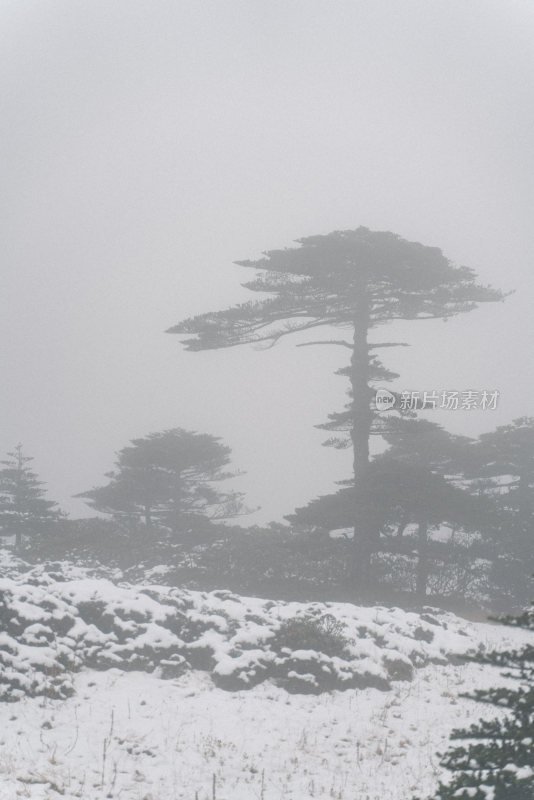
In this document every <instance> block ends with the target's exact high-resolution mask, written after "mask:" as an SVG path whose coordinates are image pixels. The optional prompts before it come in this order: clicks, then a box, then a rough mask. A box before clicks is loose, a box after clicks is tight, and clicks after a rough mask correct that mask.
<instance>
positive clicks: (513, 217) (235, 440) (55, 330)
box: [0, 0, 534, 521]
mask: <svg viewBox="0 0 534 800" xmlns="http://www.w3.org/2000/svg"><path fill="white" fill-rule="evenodd" d="M0 81H1V97H2V112H1V115H0V126H1V139H0V147H1V153H0V157H1V162H0V163H1V164H2V200H1V203H2V208H1V219H2V228H3V230H2V245H3V247H2V249H3V265H2V292H1V302H2V312H1V314H0V324H1V326H2V331H1V341H2V343H3V348H2V349H3V358H2V415H1V418H0V420H1V421H0V448H1V450H2V452H5V451H6V450H9V449H11V448H12V447H13V446H14V445H15V444H16V443H17V442H19V441H21V442H22V443H23V444H24V448H25V451H26V452H27V453H28V454H30V455H33V456H35V462H34V466H35V469H36V471H37V472H38V473H39V475H40V476H41V478H42V479H43V480H45V481H46V482H47V484H48V489H49V495H50V497H51V498H52V499H56V500H58V501H59V502H60V504H61V505H62V506H63V507H64V508H65V509H66V510H68V511H70V512H71V513H72V515H74V516H78V515H82V514H83V515H85V514H88V513H90V512H89V511H88V509H87V507H86V506H85V505H84V504H83V502H82V501H78V500H72V499H71V495H73V494H75V493H76V492H81V491H84V490H87V489H89V488H91V487H92V486H94V485H98V484H101V483H102V482H103V480H104V478H103V475H104V473H105V472H106V471H108V470H109V469H111V468H112V465H113V460H114V453H115V452H116V451H117V450H119V449H120V448H122V447H124V446H125V445H126V444H127V443H128V441H129V440H130V439H131V438H135V437H141V436H144V435H146V434H148V433H149V432H153V431H158V430H163V429H165V428H172V427H184V428H188V429H196V430H198V431H201V432H208V433H213V434H216V435H219V436H221V437H223V439H224V440H225V441H226V442H227V443H228V444H229V445H230V446H231V447H232V448H233V453H234V461H235V465H236V467H238V468H240V469H242V470H244V471H245V472H246V473H247V474H246V475H245V476H244V477H243V478H240V479H239V481H237V482H236V484H235V485H236V488H240V489H243V490H245V491H246V492H247V495H248V498H247V499H248V502H249V504H250V505H251V506H257V505H261V506H262V511H261V513H260V514H258V515H256V516H254V517H252V518H251V519H250V521H260V520H269V519H275V518H279V517H280V516H281V515H282V514H285V513H289V512H291V511H292V510H293V508H294V507H295V506H296V505H302V504H303V503H305V502H306V501H307V500H309V499H311V498H312V497H314V496H316V495H317V494H319V493H324V492H327V491H329V490H330V489H331V488H332V487H333V485H334V481H336V480H340V479H342V478H345V477H347V476H348V474H349V464H350V455H349V454H348V453H346V452H345V453H339V452H336V451H332V450H330V449H325V448H321V447H320V446H319V445H320V442H321V441H322V440H323V439H324V438H325V435H324V432H321V431H317V430H314V429H313V427H312V426H313V425H314V424H316V423H320V422H322V421H324V419H325V418H326V415H327V414H328V413H329V412H330V411H332V410H337V409H339V408H341V406H342V405H343V403H344V402H345V394H344V392H345V389H346V385H345V381H344V380H343V379H342V378H340V377H336V376H333V374H332V373H333V371H334V370H335V369H336V368H337V367H339V366H341V365H343V364H344V363H345V358H346V356H345V354H344V351H342V352H341V353H340V352H338V350H341V348H337V349H336V348H320V347H317V348H312V347H309V348H302V349H300V348H295V347H294V343H293V342H292V341H291V338H290V337H289V338H288V339H286V340H285V341H283V342H281V343H280V344H279V345H278V346H277V347H275V348H273V349H271V350H268V351H266V352H258V351H256V350H254V349H253V348H251V347H243V348H235V349H232V350H228V351H219V352H211V353H200V354H195V353H186V352H184V351H183V350H182V348H181V347H180V343H179V342H180V340H179V338H178V337H176V336H169V335H166V334H165V333H164V331H165V329H166V328H168V327H170V326H171V325H174V324H176V323H177V322H178V321H179V320H181V319H182V318H184V317H187V316H190V315H192V314H196V313H200V312H203V311H208V310H215V309H219V308H224V307H225V306H227V305H228V304H230V303H234V302H238V301H242V300H245V299H249V297H248V295H249V294H250V293H248V292H246V290H244V289H242V288H241V287H240V281H241V280H246V279H249V278H250V277H251V275H250V274H249V273H250V271H249V270H242V269H239V268H238V267H235V266H232V262H233V261H234V260H237V259H246V258H256V257H258V256H259V254H260V252H261V251H262V250H265V249H273V248H279V247H284V246H289V245H291V242H292V241H293V240H294V239H296V238H299V237H302V236H306V235H311V234H315V233H328V232H329V231H331V230H335V229H345V228H355V227H358V226H359V225H366V226H368V227H370V228H372V229H378V230H392V231H394V232H396V233H398V234H400V235H401V236H403V237H405V238H408V239H413V240H417V241H421V242H422V243H423V244H428V245H433V246H438V247H441V248H442V249H443V251H444V253H445V254H446V255H447V256H448V257H449V258H451V259H452V260H453V261H455V262H456V263H458V264H466V265H468V266H471V267H473V268H475V269H476V270H477V272H478V273H479V276H480V279H481V280H482V282H487V283H492V284H494V285H496V286H498V287H500V288H502V289H505V290H511V289H515V290H516V291H515V294H514V295H512V296H511V297H509V298H508V299H507V300H506V302H505V303H503V304H490V305H488V306H487V307H483V308H481V309H479V310H477V311H475V312H472V313H470V314H468V315H464V316H463V317H461V318H456V319H453V320H450V321H449V322H447V324H446V325H444V324H443V323H442V322H441V321H439V320H438V321H432V322H417V323H409V324H407V323H406V324H405V323H402V324H401V323H399V324H398V325H395V326H389V327H387V328H382V329H380V330H379V329H377V330H376V331H374V333H373V336H372V338H373V339H375V340H377V341H378V340H380V339H383V340H391V339H393V338H394V337H395V336H397V335H398V336H399V338H401V339H403V340H404V341H409V342H410V343H411V344H412V347H410V348H405V349H402V350H395V351H394V350H390V351H384V352H386V353H387V356H385V358H384V361H385V363H386V365H388V366H391V367H392V368H393V369H395V371H398V372H401V378H400V379H399V380H397V381H396V383H395V384H394V386H395V388H397V389H399V390H401V389H410V390H412V389H413V390H416V389H433V388H450V389H481V388H488V389H499V390H500V391H501V401H500V406H499V409H498V411H496V412H489V411H486V412H461V411H457V412H448V413H447V414H445V415H443V414H442V415H441V417H440V418H439V421H441V422H442V423H443V424H445V425H446V426H447V428H448V429H449V430H452V431H454V432H458V433H460V432H461V433H466V434H470V435H477V434H478V433H480V432H481V431H484V430H491V429H492V428H494V427H495V426H496V425H497V424H505V423H507V422H509V421H511V420H512V419H514V418H515V417H518V416H522V415H526V414H532V413H534V409H533V403H532V396H533V391H534V381H533V373H532V366H531V364H532V357H531V347H532V343H533V341H534V336H533V332H534V325H533V321H532V319H533V312H532V301H533V292H532V290H533V288H534V278H533V259H532V253H533V245H534V226H533V219H534V202H533V201H534V156H533V152H534V151H533V145H532V141H533V135H532V131H533V130H534V124H533V123H534V113H533V112H534V6H533V4H532V3H531V2H530V0H524V1H522V2H513V0H502V2H492V0H470V2H466V0H443V1H441V0H434V1H433V2H428V0H366V1H365V2H358V1H357V0H352V1H351V2H344V1H343V0H336V1H335V2H331V0H328V1H327V0H268V1H267V0H263V2H259V1H258V0H229V1H228V2H220V1H217V2H214V0H203V2H200V3H199V2H195V0H187V1H186V0H172V2H171V1H170V0H169V1H167V0H150V2H149V1H148V0H145V1H143V2H140V1H139V0H114V1H113V2H109V0H103V1H102V0H86V1H85V2H79V0H63V1H61V0H49V2H37V0H35V2H28V1H27V0H4V1H3V3H2V4H1V5H0ZM432 418H433V419H438V417H437V416H434V417H432Z"/></svg>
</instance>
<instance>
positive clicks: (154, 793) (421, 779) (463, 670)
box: [0, 568, 532, 800]
mask: <svg viewBox="0 0 534 800" xmlns="http://www.w3.org/2000/svg"><path fill="white" fill-rule="evenodd" d="M0 592H1V594H0V598H1V600H0V619H1V620H2V623H3V626H2V627H3V632H2V633H1V634H0V682H2V681H3V683H0V686H2V685H3V687H4V695H5V697H4V699H9V700H14V701H16V702H3V703H0V798H1V800H11V799H12V798H13V800H15V798H19V797H20V798H30V800H45V798H46V799H47V800H49V798H60V797H63V798H65V799H66V800H72V799H73V798H75V797H76V798H85V800H100V798H105V797H108V798H113V799H115V800H178V798H184V800H213V798H214V797H215V798H216V800H253V799H254V798H258V799H259V800H307V798H319V799H320V800H323V799H324V800H326V798H330V800H331V799H332V798H338V799H339V800H390V799H391V800H409V799H410V798H411V797H412V795H413V793H414V792H417V793H418V794H421V795H422V796H424V794H425V793H427V792H429V791H431V789H432V788H433V786H434V785H435V783H436V781H437V778H438V776H439V774H440V769H439V761H438V758H437V757H436V751H438V750H444V749H445V748H446V747H447V740H448V736H449V733H450V731H451V729H452V728H453V727H460V726H463V725H464V724H465V723H468V722H469V721H470V720H474V719H476V718H478V717H479V716H481V715H483V714H484V713H486V714H487V715H490V716H491V715H493V713H494V710H493V709H486V710H484V708H483V707H481V706H479V705H478V704H476V703H474V702H473V701H470V700H465V699H459V698H458V694H459V693H461V692H465V691H469V690H472V689H474V688H481V687H484V686H489V685H494V684H495V683H496V681H500V682H502V679H501V678H500V677H499V676H498V673H497V672H496V671H495V669H494V668H492V667H488V666H481V665H479V664H472V663H464V662H462V661H461V660H458V659H457V658H456V657H455V654H458V653H465V652H469V651H471V652H474V651H475V650H476V649H478V648H479V647H480V646H483V647H485V648H490V649H492V648H495V647H499V648H502V647H508V648H509V647H510V646H519V645H521V644H522V643H523V642H525V641H528V640H529V638H530V636H531V635H532V634H529V633H527V632H524V631H521V630H517V629H507V628H503V627H501V626H498V625H490V624H482V623H476V624H475V623H470V622H466V621H465V620H461V619H459V618H457V617H455V616H453V615H451V614H448V613H442V612H437V611H431V610H429V612H428V613H425V614H423V615H417V614H413V613H408V612H404V611H402V610H401V609H396V608H379V607H375V608H364V607H357V606H353V605H350V604H343V603H327V604H322V603H311V604H302V603H275V602H273V601H266V600H261V599H257V598H243V597H238V596H236V595H233V594H231V593H229V592H210V593H202V592H186V591H182V590H178V589H171V588H169V587H162V586H158V587H155V586H149V587H139V586H128V585H116V584H114V583H112V582H111V581H108V580H102V579H100V580H97V579H94V578H90V577H88V576H87V573H86V572H84V571H83V570H78V571H73V570H72V569H70V568H69V569H65V568H61V569H58V570H56V571H55V572H53V573H51V572H50V570H46V569H43V568H38V569H36V570H30V571H26V572H25V573H24V574H21V573H17V570H14V571H11V572H10V576H9V577H6V578H3V579H2V580H1V581H0ZM325 615H329V616H331V617H333V618H335V619H336V620H338V621H340V622H342V623H343V625H344V628H343V630H344V631H346V634H347V641H349V642H350V644H349V647H348V649H347V651H346V652H345V653H344V654H343V656H342V658H337V661H336V657H333V656H325V655H324V654H322V653H317V652H312V653H310V652H305V653H303V652H298V651H293V652H281V651H280V650H276V648H275V647H274V645H273V642H274V641H275V639H276V632H277V630H278V629H279V628H280V626H281V625H282V624H283V621H284V620H285V619H288V618H294V617H308V618H309V617H311V618H316V619H321V618H324V616H325ZM91 619H92V620H93V621H91ZM99 626H100V627H99ZM195 658H196V659H197V660H196V662H195ZM321 659H323V661H321ZM317 660H319V661H320V663H321V664H322V667H324V666H327V667H328V668H329V669H331V674H330V679H331V680H333V681H334V683H335V684H336V685H337V686H338V687H339V688H338V689H337V690H334V691H323V690H322V689H324V686H319V685H316V686H311V691H314V692H315V693H314V694H309V693H308V694H306V693H304V692H306V691H307V690H310V685H309V684H306V681H305V680H304V681H300V682H299V681H297V682H296V684H295V683H294V682H293V683H288V675H289V673H290V672H295V671H296V672H297V673H298V671H299V669H301V670H302V671H303V672H302V674H305V672H304V670H306V669H309V665H310V664H311V663H313V662H314V661H317ZM192 662H193V663H192ZM278 662H280V663H278ZM262 665H263V666H262ZM265 665H267V666H265ZM399 665H400V669H399ZM140 666H142V670H141V669H139V667H140ZM262 670H263V671H262ZM347 675H349V676H351V675H352V676H354V675H356V676H357V677H358V681H359V682H357V683H356V685H355V684H354V681H351V680H349V679H347ZM398 675H400V676H402V677H403V678H404V680H402V681H401V680H396V679H395V678H396V677H397V676H398ZM162 676H167V679H164V677H162ZM173 676H174V677H173ZM229 676H230V677H232V679H233V680H232V681H231V682H230V683H228V678H229ZM311 678H312V679H313V678H314V675H313V674H312V675H311ZM308 679H309V676H308ZM288 686H289V688H290V689H291V691H290V692H288V691H287V689H288ZM240 687H243V688H240ZM376 687H379V688H376ZM228 689H232V691H229V690H228ZM32 695H34V696H32Z"/></svg>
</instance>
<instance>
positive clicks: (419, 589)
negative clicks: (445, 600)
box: [415, 519, 428, 598]
mask: <svg viewBox="0 0 534 800" xmlns="http://www.w3.org/2000/svg"><path fill="white" fill-rule="evenodd" d="M417 538H418V541H419V547H418V558H417V575H416V585H415V593H416V595H417V597H419V598H424V597H426V589H427V583H428V523H427V521H426V520H425V519H422V520H420V521H419V525H418V530H417Z"/></svg>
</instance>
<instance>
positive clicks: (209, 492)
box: [77, 428, 243, 532]
mask: <svg viewBox="0 0 534 800" xmlns="http://www.w3.org/2000/svg"><path fill="white" fill-rule="evenodd" d="M230 453H231V451H230V448H229V447H227V446H226V445H224V444H222V443H221V441H220V440H219V439H218V438H217V437H215V436H211V435H210V434H206V433H196V432H192V431H186V430H183V429H182V428H174V429H171V430H165V431H161V432H158V433H151V434H149V435H148V436H146V437H144V438H142V439H133V440H132V443H131V445H129V446H127V447H124V448H123V449H122V450H121V451H120V452H119V453H118V457H117V461H116V469H115V470H113V471H112V472H109V473H107V475H106V477H107V478H109V482H108V483H107V484H106V485H105V486H100V487H97V488H95V489H91V490H89V491H87V492H83V493H81V494H79V495H77V496H78V497H82V498H84V499H85V500H87V501H88V503H89V505H90V506H91V507H92V508H94V509H96V510H97V511H101V512H103V513H106V514H112V515H114V516H116V517H123V518H132V519H139V520H142V521H143V522H144V524H145V525H146V527H147V528H150V527H151V526H153V525H159V526H163V527H166V528H168V529H170V530H171V531H173V532H179V531H183V530H184V529H187V527H188V526H191V525H194V524H195V522H198V521H199V520H200V519H206V518H209V519H225V518H227V517H232V516H236V515H237V514H238V513H240V512H242V511H243V506H242V503H241V496H240V495H239V494H237V493H236V492H231V491H220V490H217V489H215V488H214V487H213V485H212V484H213V483H214V482H218V481H223V480H225V479H227V478H230V477H232V476H233V475H234V474H235V473H233V472H229V471H227V469H226V468H227V467H228V465H229V464H230Z"/></svg>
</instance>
